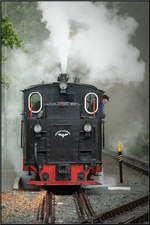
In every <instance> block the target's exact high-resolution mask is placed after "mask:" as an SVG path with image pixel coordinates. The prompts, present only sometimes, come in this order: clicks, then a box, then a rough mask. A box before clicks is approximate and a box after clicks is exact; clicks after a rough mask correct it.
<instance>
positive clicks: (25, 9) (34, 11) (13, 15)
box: [2, 1, 49, 45]
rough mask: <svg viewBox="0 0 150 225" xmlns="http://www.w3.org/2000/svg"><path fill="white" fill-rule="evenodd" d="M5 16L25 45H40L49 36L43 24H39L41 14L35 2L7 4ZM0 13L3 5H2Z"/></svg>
mask: <svg viewBox="0 0 150 225" xmlns="http://www.w3.org/2000/svg"><path fill="white" fill-rule="evenodd" d="M6 7H7V15H8V16H9V18H10V19H11V21H12V22H13V24H14V26H15V29H16V31H17V33H18V35H19V37H20V38H22V39H23V41H24V43H25V44H28V43H30V44H31V45H32V43H36V44H40V42H42V41H43V40H45V39H47V37H48V36H49V31H48V30H47V29H46V27H45V23H44V22H41V19H42V12H41V10H40V9H38V3H37V2H20V1H18V2H7V4H6ZM2 11H4V5H3V4H2Z"/></svg>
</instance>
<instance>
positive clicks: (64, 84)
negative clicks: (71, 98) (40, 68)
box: [59, 82, 67, 90]
mask: <svg viewBox="0 0 150 225" xmlns="http://www.w3.org/2000/svg"><path fill="white" fill-rule="evenodd" d="M59 87H60V89H62V90H65V89H66V88H67V83H66V82H60V83H59Z"/></svg>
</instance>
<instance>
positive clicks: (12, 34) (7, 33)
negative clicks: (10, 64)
mask: <svg viewBox="0 0 150 225" xmlns="http://www.w3.org/2000/svg"><path fill="white" fill-rule="evenodd" d="M1 45H2V47H7V48H9V49H13V48H15V47H17V48H24V43H23V41H22V39H20V38H19V37H18V34H17V33H16V31H15V29H14V27H13V24H12V22H11V21H10V19H9V17H8V16H2V34H1ZM6 60H7V57H6V56H4V55H3V54H2V63H4V62H6ZM4 77H5V79H4ZM8 77H9V76H8V75H6V74H4V73H2V81H1V82H2V85H3V87H9V78H8Z"/></svg>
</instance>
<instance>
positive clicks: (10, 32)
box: [1, 16, 23, 49]
mask: <svg viewBox="0 0 150 225" xmlns="http://www.w3.org/2000/svg"><path fill="white" fill-rule="evenodd" d="M1 43H2V46H5V47H9V48H11V49H13V48H14V47H23V41H22V40H21V39H20V38H19V37H18V34H17V33H16V31H15V30H14V27H13V24H12V22H11V21H10V19H9V17H8V16H2V35H1Z"/></svg>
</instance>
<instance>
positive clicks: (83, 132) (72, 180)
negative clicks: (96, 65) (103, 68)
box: [21, 74, 104, 189]
mask: <svg viewBox="0 0 150 225" xmlns="http://www.w3.org/2000/svg"><path fill="white" fill-rule="evenodd" d="M68 79H69V76H68V74H60V75H59V76H58V80H57V82H54V83H49V84H39V85H34V86H31V87H29V88H27V89H24V90H22V92H23V98H24V104H23V105H24V109H23V114H22V115H23V118H22V121H21V147H22V148H23V170H24V171H28V174H29V175H31V174H33V173H34V175H35V176H34V177H33V178H31V179H30V180H29V182H28V184H32V185H37V186H40V187H45V188H47V189H48V188H50V187H52V186H53V187H56V186H57V187H60V186H70V185H71V186H74V185H79V186H80V185H94V184H99V182H98V181H96V180H94V179H93V175H96V174H98V173H100V172H101V171H102V148H103V145H104V121H103V118H104V113H103V110H102V108H103V103H102V100H103V95H104V91H102V90H99V89H97V88H96V87H94V86H92V85H87V84H81V83H79V82H74V83H73V82H72V83H68Z"/></svg>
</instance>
